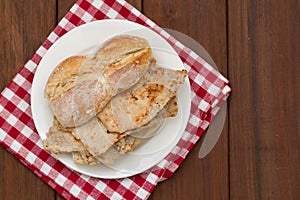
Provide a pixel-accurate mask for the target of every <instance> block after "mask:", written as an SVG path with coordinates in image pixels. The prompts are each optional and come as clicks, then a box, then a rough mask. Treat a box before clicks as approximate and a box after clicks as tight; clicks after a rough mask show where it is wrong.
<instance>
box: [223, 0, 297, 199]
mask: <svg viewBox="0 0 300 200" xmlns="http://www.w3.org/2000/svg"><path fill="white" fill-rule="evenodd" d="M299 13H300V6H299V2H298V1H294V0H288V1H280V0H276V1H249V0H248V1H238V2H237V1H231V0H229V1H228V38H229V40H228V52H229V79H230V81H231V86H232V88H233V93H232V95H231V98H230V115H229V127H230V129H229V133H230V152H229V153H230V197H231V198H232V199H299V198H300V192H299V191H300V156H299V150H300V143H299V141H300V130H299V129H300V127H299V116H300V113H299V102H300V93H299V88H300V78H299V74H300V70H299V64H300V57H299V55H300V46H299V44H300V37H299V36H300V24H299V23H300V16H299Z"/></svg>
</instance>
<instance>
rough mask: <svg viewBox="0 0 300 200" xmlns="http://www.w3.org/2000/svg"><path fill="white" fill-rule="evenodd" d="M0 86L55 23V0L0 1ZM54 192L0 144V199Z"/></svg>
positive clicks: (44, 196) (48, 195)
mask: <svg viewBox="0 0 300 200" xmlns="http://www.w3.org/2000/svg"><path fill="white" fill-rule="evenodd" d="M0 7H1V8H2V11H1V12H0V27H1V28H0V30H1V31H0V46H1V50H0V74H1V75H0V76H1V78H0V89H1V90H2V89H3V88H4V87H5V86H6V84H8V83H9V82H10V81H11V79H12V78H13V77H14V75H15V74H16V73H17V72H18V71H19V70H20V69H21V67H22V66H23V65H24V64H25V62H26V61H27V60H28V59H29V58H30V57H31V56H32V55H33V53H34V52H35V50H36V49H37V48H38V47H39V46H40V45H41V43H42V42H43V41H44V39H45V38H46V36H47V35H48V34H49V33H50V31H51V30H52V29H53V27H54V25H55V7H56V5H55V1H54V0H51V1H43V0H40V1H38V0H36V1H3V0H1V1H0ZM53 197H54V191H53V190H52V189H51V188H50V187H49V186H48V185H47V184H45V183H44V182H43V181H42V180H41V179H39V178H38V177H37V176H36V175H34V174H33V172H31V171H30V170H28V169H27V168H26V167H24V166H23V165H22V164H21V163H20V161H18V160H17V159H15V158H14V157H13V155H11V154H10V153H9V152H8V151H6V150H5V149H4V148H3V147H2V146H1V147H0V199H5V200H6V199H52V198H53Z"/></svg>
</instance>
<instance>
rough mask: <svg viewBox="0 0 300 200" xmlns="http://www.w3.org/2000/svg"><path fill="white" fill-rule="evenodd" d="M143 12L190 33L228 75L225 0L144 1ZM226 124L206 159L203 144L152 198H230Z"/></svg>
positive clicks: (165, 24) (156, 19)
mask: <svg viewBox="0 0 300 200" xmlns="http://www.w3.org/2000/svg"><path fill="white" fill-rule="evenodd" d="M143 11H144V13H145V14H146V16H148V17H149V18H150V19H152V20H154V21H155V22H156V23H157V24H158V25H159V26H161V27H163V28H168V29H174V30H177V31H180V32H182V33H184V34H187V35H189V36H191V37H192V38H194V39H195V40H196V41H198V42H199V43H200V44H202V45H203V46H204V47H205V48H206V50H207V51H208V52H209V53H210V54H211V56H212V58H213V59H214V61H215V63H216V64H217V66H219V68H220V70H221V72H222V73H223V74H225V75H226V74H227V46H226V45H227V40H226V1H225V0H224V1H220V0H214V1H204V0H200V1H196V0H188V1H171V0H166V1H157V0H147V1H143ZM227 128H228V127H227V123H226V124H225V127H224V130H223V133H222V135H221V138H220V140H219V142H218V143H217V145H216V147H215V148H214V149H213V151H212V152H211V153H210V154H209V155H208V156H207V157H206V158H204V159H202V160H200V159H199V158H198V151H199V148H200V143H199V142H198V144H197V145H196V146H195V147H194V148H193V149H192V151H191V152H190V153H189V155H188V157H187V159H186V160H185V161H184V162H183V164H182V166H180V168H179V169H178V170H177V171H176V173H175V174H174V175H173V177H171V178H170V179H169V180H167V181H165V182H163V183H160V184H159V185H158V186H157V188H156V189H155V190H154V192H153V194H152V195H151V197H150V199H181V200H182V199H228V197H229V191H228V181H229V180H228V176H229V175H228V140H227V135H228V132H227Z"/></svg>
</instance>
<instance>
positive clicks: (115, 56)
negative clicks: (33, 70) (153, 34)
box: [45, 35, 151, 127]
mask: <svg viewBox="0 0 300 200" xmlns="http://www.w3.org/2000/svg"><path fill="white" fill-rule="evenodd" d="M150 57H151V48H150V46H149V44H148V42H147V41H146V40H145V39H143V38H139V37H135V36H127V35H123V36H118V37H114V38H112V39H110V40H109V41H107V42H105V43H104V44H103V45H102V47H101V48H100V49H99V50H98V51H97V52H96V53H95V55H93V56H91V57H87V56H73V57H70V58H67V59H66V60H64V61H63V62H62V63H60V64H59V65H58V66H57V67H56V69H55V70H54V71H53V73H52V74H51V75H50V78H49V80H48V82H47V85H46V89H45V96H46V98H47V99H48V101H49V103H50V106H51V108H52V111H53V113H54V115H55V116H56V118H57V120H58V121H59V122H60V124H61V125H62V126H64V127H77V126H81V125H83V124H84V123H86V122H87V121H89V120H90V119H92V118H93V117H94V116H95V115H96V114H97V113H99V112H100V111H101V110H102V109H103V108H104V107H105V105H106V104H107V103H108V102H109V100H110V99H111V98H112V97H113V96H115V95H116V94H118V93H120V92H122V91H124V90H126V89H128V88H130V87H132V86H133V85H134V84H135V83H137V82H138V81H139V80H140V78H141V77H142V76H143V75H144V74H145V72H146V71H147V69H148V66H149V63H150Z"/></svg>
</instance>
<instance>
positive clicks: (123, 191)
mask: <svg viewBox="0 0 300 200" xmlns="http://www.w3.org/2000/svg"><path fill="white" fill-rule="evenodd" d="M107 18H111V19H113V18H117V19H127V20H131V21H134V22H137V23H140V24H142V25H144V26H147V27H150V28H151V29H153V30H155V31H156V32H158V33H159V34H160V35H162V36H163V37H164V38H166V40H167V41H168V42H169V43H170V44H171V45H172V46H173V47H174V49H175V50H176V51H177V53H178V54H179V56H180V57H181V59H182V61H183V62H184V65H185V67H186V69H187V70H188V71H189V79H190V83H191V88H192V106H191V114H190V119H189V122H188V125H187V127H186V130H185V132H184V134H183V137H182V138H181V139H180V141H179V143H178V144H177V146H176V147H175V148H174V149H173V150H172V152H171V153H170V154H169V155H168V156H167V157H166V158H165V159H164V160H162V161H161V162H160V163H159V164H158V165H156V166H155V167H153V168H152V169H150V170H148V171H146V172H144V173H142V174H138V175H136V176H133V177H129V178H124V179H113V180H104V179H98V178H92V177H88V176H85V175H82V174H79V173H76V172H74V171H72V170H70V169H68V168H66V167H65V166H64V165H63V164H62V163H60V162H59V161H57V160H56V159H55V158H53V157H52V156H51V155H50V154H49V153H48V152H46V151H44V150H43V146H42V143H41V140H40V138H39V135H38V133H37V131H36V129H35V126H34V123H33V120H32V115H31V108H30V89H31V84H32V80H33V77H34V73H35V70H36V68H37V65H38V64H39V62H40V60H41V59H42V57H43V56H44V55H45V53H46V52H47V49H49V48H50V46H51V45H52V44H53V43H54V42H55V41H56V40H57V39H58V38H60V37H61V36H62V35H64V34H65V33H66V32H68V31H70V30H71V29H73V28H75V27H77V26H79V25H82V24H85V23H88V22H90V21H94V20H101V19H107ZM227 84H228V81H227V80H226V79H225V78H224V77H223V76H222V75H221V74H219V73H218V72H217V71H215V70H214V69H213V68H212V67H211V66H210V65H208V64H207V63H206V62H205V61H204V60H203V59H201V58H200V57H199V56H198V55H196V54H195V53H194V52H192V51H191V50H190V49H188V48H187V47H185V46H183V45H182V44H181V43H179V42H178V41H176V40H175V39H174V38H173V37H171V36H170V35H169V34H168V33H166V32H165V31H163V30H162V29H161V28H160V27H158V26H157V25H156V24H154V23H153V22H152V21H151V20H149V19H148V18H146V17H145V16H144V15H142V14H141V13H140V12H139V11H138V10H136V9H135V8H134V7H132V6H131V5H130V4H128V3H127V2H125V1H123V0H117V1H111V0H104V1H102V0H95V1H93V0H79V1H78V2H77V3H76V4H75V5H74V6H73V7H72V8H71V10H70V11H69V12H68V13H67V14H66V16H65V17H64V18H63V19H62V20H61V21H60V23H59V24H58V26H57V27H56V28H55V29H54V30H53V32H52V33H51V34H50V35H49V37H48V38H47V39H46V41H45V42H44V43H43V44H42V46H41V47H40V48H39V49H38V50H37V52H36V53H35V54H34V55H33V57H32V58H31V59H30V60H29V61H28V62H27V63H26V65H25V66H24V67H23V68H22V69H21V71H20V72H19V73H18V74H17V75H16V76H15V77H14V79H13V80H12V81H11V82H10V83H9V84H8V86H7V87H6V88H5V89H4V90H3V92H2V93H1V95H0V142H1V144H2V145H3V146H4V147H5V148H6V149H7V150H9V151H10V152H11V153H12V154H14V155H15V156H16V157H17V158H18V159H19V160H20V161H21V162H22V163H23V164H24V165H25V166H27V167H28V168H30V169H31V170H32V171H34V173H36V174H37V175H38V176H39V177H40V178H42V179H43V180H44V181H45V182H46V183H48V184H49V185H50V186H51V187H52V188H54V189H55V190H56V191H58V192H59V193H60V194H61V195H62V196H64V197H65V198H67V199H73V198H79V199H146V198H148V197H149V196H150V194H151V192H152V191H153V189H154V187H155V186H156V185H157V183H158V182H159V181H162V180H164V179H167V178H169V177H170V176H171V175H172V174H173V173H174V171H175V170H176V169H177V168H178V167H179V165H180V164H181V162H182V161H183V160H184V158H185V157H186V156H187V154H188V152H189V151H190V150H191V148H192V147H193V146H194V144H195V143H196V142H197V140H198V139H199V137H200V136H201V134H202V133H203V132H204V130H205V129H206V128H207V126H208V125H209V122H210V121H211V120H212V118H213V116H214V115H215V114H216V113H217V112H218V110H219V109H220V107H221V106H222V104H223V103H224V101H225V100H226V98H227V97H228V95H229V93H230V88H229V87H228V85H227Z"/></svg>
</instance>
